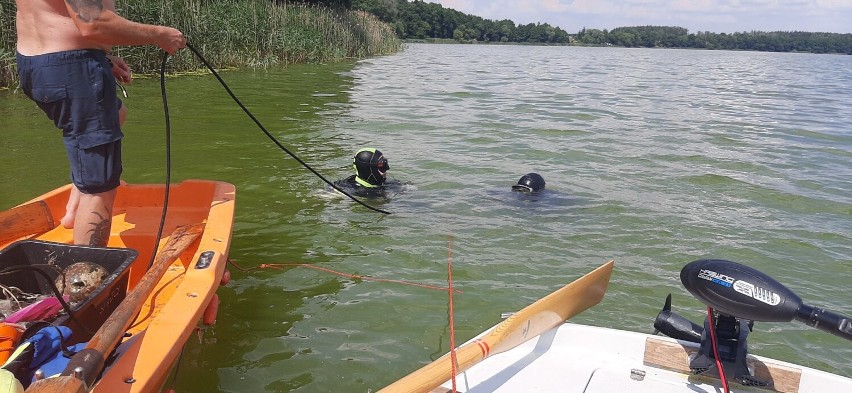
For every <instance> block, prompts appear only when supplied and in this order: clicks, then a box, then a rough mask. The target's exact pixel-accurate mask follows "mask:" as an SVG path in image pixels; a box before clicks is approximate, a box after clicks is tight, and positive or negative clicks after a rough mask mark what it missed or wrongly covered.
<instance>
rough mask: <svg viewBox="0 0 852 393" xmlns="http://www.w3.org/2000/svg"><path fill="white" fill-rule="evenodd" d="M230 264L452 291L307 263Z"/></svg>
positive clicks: (246, 270) (250, 269)
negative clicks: (298, 269) (304, 270)
mask: <svg viewBox="0 0 852 393" xmlns="http://www.w3.org/2000/svg"><path fill="white" fill-rule="evenodd" d="M228 263H230V264H231V265H233V266H234V267H235V268H237V270H239V271H242V272H249V271H252V270H257V269H283V268H285V267H306V268H309V269H315V270H320V271H324V272H327V273H331V274H336V275H338V276H342V277H347V278H352V279H356V280H364V281H374V282H388V283H394V284H402V285H410V286H413V287H420V288H426V289H435V290H440V291H449V290H450V288H448V287H441V286H437V285H429V284H420V283H416V282H410V281H403V280H393V279H386V278H376V277H371V276H362V275H360V274H347V273H342V272H339V271H336V270H332V269H328V268H324V267H319V266H315V265H311V264H307V263H261V264H260V265H258V266H255V267H250V268H243V267H240V266H239V265H237V264H236V263H234V261H232V260H230V259H228ZM453 291H454V292H458V293H462V291H459V290H453Z"/></svg>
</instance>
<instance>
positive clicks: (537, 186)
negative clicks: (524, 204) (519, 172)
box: [512, 172, 545, 192]
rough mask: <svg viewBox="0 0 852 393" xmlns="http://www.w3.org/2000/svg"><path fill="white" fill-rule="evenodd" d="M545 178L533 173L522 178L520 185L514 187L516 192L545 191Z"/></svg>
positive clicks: (519, 181)
mask: <svg viewBox="0 0 852 393" xmlns="http://www.w3.org/2000/svg"><path fill="white" fill-rule="evenodd" d="M544 185H545V183H544V178H543V177H541V175H539V174H538V173H535V172H531V173H527V174H526V175H523V176H521V178H520V179H519V180H518V184H515V185H514V186H512V189H513V190H515V191H524V192H536V191H541V190H543V189H544Z"/></svg>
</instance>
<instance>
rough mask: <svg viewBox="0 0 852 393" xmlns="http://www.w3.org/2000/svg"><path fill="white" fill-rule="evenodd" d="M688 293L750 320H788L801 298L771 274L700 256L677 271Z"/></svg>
mask: <svg viewBox="0 0 852 393" xmlns="http://www.w3.org/2000/svg"><path fill="white" fill-rule="evenodd" d="M680 281H681V282H682V283H683V286H684V287H685V288H686V290H687V291H689V293H691V294H692V295H693V296H695V297H696V298H698V300H701V301H702V302H703V303H704V304H706V305H708V306H710V307H711V308H713V309H715V310H717V311H719V312H720V313H723V314H727V315H731V316H734V317H738V318H743V319H749V320H752V321H767V322H789V321H792V320H793V318H794V317H795V316H796V311H797V310H798V309H799V307H800V306H801V305H802V299H801V298H799V297H798V296H796V294H794V293H793V292H792V291H790V290H789V289H787V288H786V287H785V286H784V285H781V283H779V282H778V281H775V280H774V279H772V278H771V277H769V276H767V275H765V274H763V273H761V272H759V271H757V270H755V269H752V268H750V267H748V266H745V265H741V264H739V263H736V262H731V261H725V260H721V259H700V260H697V261H693V262H690V263H688V264H687V265H686V266H684V267H683V269H681V271H680Z"/></svg>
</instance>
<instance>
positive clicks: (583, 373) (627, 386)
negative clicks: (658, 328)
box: [436, 323, 852, 393]
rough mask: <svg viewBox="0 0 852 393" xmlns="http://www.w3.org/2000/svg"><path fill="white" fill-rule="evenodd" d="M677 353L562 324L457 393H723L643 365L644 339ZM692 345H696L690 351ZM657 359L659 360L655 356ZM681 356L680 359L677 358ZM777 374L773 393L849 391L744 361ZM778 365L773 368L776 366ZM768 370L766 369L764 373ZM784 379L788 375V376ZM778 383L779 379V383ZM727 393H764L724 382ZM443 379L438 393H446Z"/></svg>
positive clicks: (804, 371) (630, 337) (801, 371)
mask: <svg viewBox="0 0 852 393" xmlns="http://www.w3.org/2000/svg"><path fill="white" fill-rule="evenodd" d="M649 337H651V338H652V340H654V342H657V343H661V344H663V345H664V346H669V347H673V348H676V349H677V350H678V351H679V352H678V354H675V355H671V354H673V353H675V352H671V351H669V352H662V354H663V355H662V356H663V357H667V358H673V357H674V358H677V357H682V359H663V360H668V361H674V362H675V363H677V362H681V363H683V364H684V365H686V364H687V362H688V360H687V359H686V353H685V352H683V348H682V346H681V345H672V344H684V345H687V346H692V343H685V342H679V341H677V340H674V339H670V338H668V337H663V336H651V335H647V334H642V333H636V332H629V331H623V330H615V329H607V328H601V327H593V326H585V325H578V324H573V323H566V324H563V325H561V326H559V328H558V329H553V330H550V331H548V332H546V333H544V334H542V335H541V336H540V337H536V338H533V339H531V340H529V341H527V342H525V343H523V344H521V345H520V346H518V347H516V348H514V349H512V350H509V351H506V352H503V353H498V354H495V355H492V356H491V357H489V358H487V359H485V360H483V361H482V362H480V363H479V364H476V365H474V366H473V367H471V368H470V369H469V370H467V371H466V372H464V373H461V374H459V375H458V376H457V377H456V389H457V391H459V392H470V393H476V392H479V393H485V392H489V393H490V392H512V393H517V392H537V393H538V392H561V393H580V392H585V393H613V392H628V393H645V392H647V393H666V392H688V393H700V392H707V393H710V392H713V393H719V392H722V389H721V382H720V381H719V380H718V379H711V378H708V377H697V376H692V375H690V374H688V373H681V372H675V371H669V370H667V369H663V368H659V367H657V366H655V364H658V363H659V362H658V360H660V359H656V360H653V359H651V361H648V359H646V341H647V340H648V338H649ZM696 347H697V345H696ZM658 355H659V354H658ZM680 355H682V356H680ZM749 358H750V359H751V360H753V361H758V362H761V365H762V362H763V361H766V362H767V363H769V364H771V365H772V368H777V369H780V370H782V371H781V374H784V375H781V376H778V375H777V374H774V373H773V374H772V375H773V376H774V377H775V381H776V383H775V386H776V389H777V390H776V391H785V392H801V393H830V392H852V379H849V378H845V377H841V376H838V375H834V374H830V373H826V372H823V371H819V370H815V369H810V368H804V367H801V366H797V365H794V364H790V363H786V362H780V361H776V360H773V359H767V358H762V357H758V356H752V355H749ZM776 366H777V367H776ZM770 372H772V370H770ZM787 374H789V375H787ZM782 379H784V381H781V380H782ZM729 387H730V389H731V391H732V392H769V391H774V390H772V389H766V388H757V387H747V386H743V385H740V384H737V383H734V382H729ZM451 389H452V382H451V381H448V382H446V383H445V384H443V385H442V388H440V389H437V390H436V391H447V390H449V391H451Z"/></svg>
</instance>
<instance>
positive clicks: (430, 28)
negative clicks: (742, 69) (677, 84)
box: [279, 0, 852, 55]
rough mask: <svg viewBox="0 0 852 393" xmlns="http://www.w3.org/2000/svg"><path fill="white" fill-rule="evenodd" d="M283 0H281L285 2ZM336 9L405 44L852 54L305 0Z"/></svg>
mask: <svg viewBox="0 0 852 393" xmlns="http://www.w3.org/2000/svg"><path fill="white" fill-rule="evenodd" d="M279 1H281V0H279ZM302 2H304V3H309V4H315V5H322V6H327V7H332V8H354V9H359V10H364V11H367V12H369V13H372V14H374V15H376V17H378V18H379V19H380V20H382V21H384V22H386V23H388V24H389V25H391V26H393V28H394V30H395V31H396V34H397V35H398V36H399V38H401V39H409V40H410V39H428V38H432V39H454V40H457V41H462V42H469V41H477V42H526V43H548V44H574V45H599V46H610V45H611V46H621V47H628V48H637V47H643V48H700V49H726V50H754V51H769V52H812V53H840V54H847V55H852V34H836V33H812V32H802V31H776V32H762V31H750V32H737V33H732V34H727V33H712V32H709V31H703V32H702V31H699V32H696V33H690V32H689V31H688V30H687V29H685V28H683V27H670V26H637V27H618V28H615V29H612V30H610V31H607V30H600V29H586V28H583V29H582V30H580V31H579V32H577V33H576V34H568V33H567V32H566V31H565V30H562V29H561V28H559V27H554V26H550V25H548V24H547V23H536V24H533V23H530V24H518V25H516V24H515V23H514V22H512V21H511V20H499V21H495V20H490V19H483V18H481V17H478V16H475V15H468V14H464V13H461V12H459V11H456V10H453V9H450V8H444V7H443V6H442V5H440V4H437V3H429V2H425V1H422V0H415V1H408V0H303V1H302Z"/></svg>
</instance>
